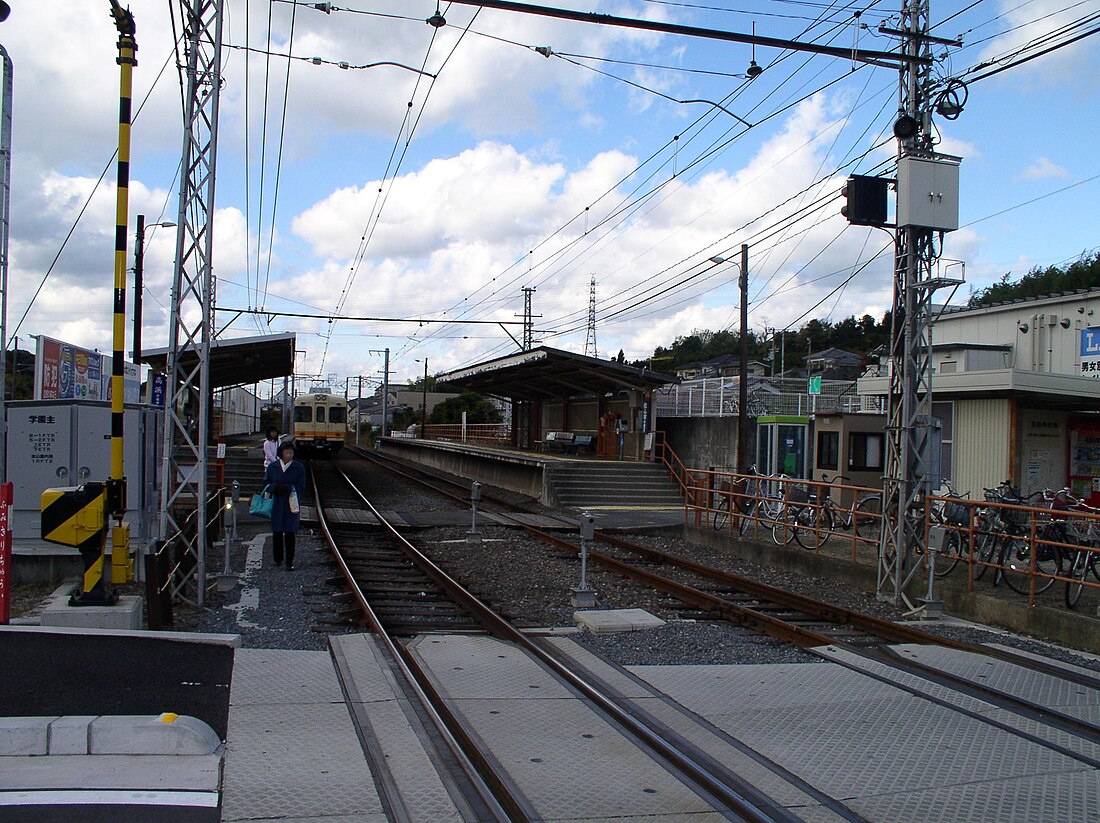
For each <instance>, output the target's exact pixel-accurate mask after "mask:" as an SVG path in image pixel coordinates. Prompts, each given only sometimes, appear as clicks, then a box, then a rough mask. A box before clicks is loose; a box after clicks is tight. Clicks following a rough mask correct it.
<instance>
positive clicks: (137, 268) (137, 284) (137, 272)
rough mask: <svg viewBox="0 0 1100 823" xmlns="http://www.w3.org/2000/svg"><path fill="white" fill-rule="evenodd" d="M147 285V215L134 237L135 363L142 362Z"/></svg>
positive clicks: (138, 224)
mask: <svg viewBox="0 0 1100 823" xmlns="http://www.w3.org/2000/svg"><path fill="white" fill-rule="evenodd" d="M144 285H145V215H144V214H139V215H138V216H137V233H136V234H135V235H134V362H135V363H140V362H141V292H142V289H143V287H144Z"/></svg>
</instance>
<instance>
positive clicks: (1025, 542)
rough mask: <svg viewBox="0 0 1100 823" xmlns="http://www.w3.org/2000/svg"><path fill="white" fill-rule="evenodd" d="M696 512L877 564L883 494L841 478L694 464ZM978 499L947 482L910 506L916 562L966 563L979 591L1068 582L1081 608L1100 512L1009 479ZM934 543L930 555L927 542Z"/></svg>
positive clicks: (1099, 568)
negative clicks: (980, 584) (1022, 488)
mask: <svg viewBox="0 0 1100 823" xmlns="http://www.w3.org/2000/svg"><path fill="white" fill-rule="evenodd" d="M686 479H687V482H686V483H685V485H686V487H687V491H688V503H687V506H688V511H689V513H691V512H694V515H695V519H696V525H703V524H704V523H709V524H710V525H712V526H713V527H714V528H715V529H717V530H718V531H726V532H729V533H730V534H731V535H732V534H738V535H740V536H743V537H751V538H753V539H756V540H767V539H768V538H769V537H770V539H771V540H772V541H773V542H774V543H775V544H777V545H780V546H786V545H789V544H791V543H792V542H793V543H796V544H797V545H799V546H801V547H803V548H804V549H809V550H813V551H820V550H821V549H822V548H824V547H826V546H827V545H831V546H834V547H835V546H838V545H841V546H843V545H847V546H849V547H850V549H851V559H852V560H853V561H860V560H863V561H864V562H875V560H876V559H877V557H878V551H879V542H880V538H881V534H882V528H883V523H884V519H883V496H882V492H881V491H878V490H876V489H868V488H864V487H861V486H853V485H851V484H849V483H848V479H847V478H846V477H844V476H842V475H837V476H836V477H833V478H826V479H825V480H824V481H809V480H801V479H795V478H791V477H787V476H786V475H774V476H771V475H760V474H758V473H757V472H756V469H755V467H753V468H752V469H750V470H749V473H748V474H745V475H739V474H735V473H731V472H722V471H698V470H687V478H686ZM983 492H984V500H973V499H970V493H969V492H966V493H959V492H957V491H956V490H955V489H954V488H952V487H951V485H950V483H945V488H944V489H943V490H941V491H940V493H939V494H935V495H929V496H928V497H927V498H926V499H925V503H924V505H923V506H922V507H921V508H919V509H916V510H911V511H910V512H909V513H908V514H907V517H908V518H910V519H911V520H912V521H913V526H914V527H915V528H914V529H912V530H913V531H918V532H920V533H921V534H922V535H923V536H924V539H923V540H922V541H921V546H920V547H918V549H917V551H916V552H915V554H914V556H913V557H910V558H907V563H908V564H909V565H910V567H912V565H913V564H916V563H921V564H925V563H928V562H932V563H933V564H934V566H933V569H934V573H935V575H936V576H937V577H941V578H942V577H947V576H948V575H950V574H952V572H954V570H955V569H956V568H962V569H963V570H964V573H965V574H967V576H968V585H969V586H970V587H971V589H973V586H974V584H975V582H976V581H980V580H982V579H983V578H985V576H986V573H987V571H989V570H992V571H991V573H990V575H989V577H988V578H987V579H988V581H989V582H991V583H992V585H994V586H999V585H1000V584H1001V583H1002V582H1003V583H1005V584H1006V585H1007V586H1008V587H1009V588H1010V589H1012V590H1013V591H1015V592H1018V593H1020V594H1022V595H1026V596H1028V598H1029V602H1030V603H1031V604H1034V602H1035V598H1036V597H1038V596H1039V595H1041V594H1043V593H1044V592H1046V591H1047V590H1049V589H1051V587H1052V586H1054V584H1055V583H1059V582H1060V583H1062V584H1064V585H1063V587H1062V588H1063V590H1064V591H1063V594H1064V602H1065V604H1066V605H1067V606H1068V607H1069V608H1076V607H1077V606H1078V604H1079V603H1080V601H1081V596H1082V594H1083V592H1084V591H1085V590H1086V589H1088V588H1093V589H1097V590H1100V509H1094V508H1092V507H1090V506H1088V505H1087V504H1085V503H1084V502H1083V501H1082V500H1079V499H1078V498H1076V497H1074V495H1073V494H1072V493H1071V492H1070V490H1069V489H1062V490H1060V491H1054V490H1051V489H1047V490H1044V491H1041V492H1037V493H1036V494H1034V495H1030V496H1024V495H1022V494H1021V493H1020V492H1019V490H1018V489H1016V488H1014V487H1013V486H1012V485H1011V484H1010V483H1008V482H1007V481H1006V482H1005V483H1002V484H1001V485H999V486H998V487H996V488H993V489H984V490H983ZM928 547H932V548H934V549H935V557H934V558H933V557H931V555H930V554H929V553H928V551H927V548H928Z"/></svg>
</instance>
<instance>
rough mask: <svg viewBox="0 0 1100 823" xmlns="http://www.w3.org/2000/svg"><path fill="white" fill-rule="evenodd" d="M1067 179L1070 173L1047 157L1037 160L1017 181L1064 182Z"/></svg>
mask: <svg viewBox="0 0 1100 823" xmlns="http://www.w3.org/2000/svg"><path fill="white" fill-rule="evenodd" d="M1067 177H1069V172H1068V171H1067V170H1066V169H1064V168H1062V167H1061V166H1059V165H1058V164H1057V163H1054V162H1052V161H1051V160H1050V159H1048V158H1046V157H1039V158H1037V159H1036V160H1035V162H1034V163H1032V164H1031V165H1030V166H1028V167H1027V168H1026V169H1024V170H1023V171H1022V172H1020V173H1019V174H1018V175H1016V179H1017V180H1028V181H1031V182H1034V181H1036V180H1063V179H1065V178H1067Z"/></svg>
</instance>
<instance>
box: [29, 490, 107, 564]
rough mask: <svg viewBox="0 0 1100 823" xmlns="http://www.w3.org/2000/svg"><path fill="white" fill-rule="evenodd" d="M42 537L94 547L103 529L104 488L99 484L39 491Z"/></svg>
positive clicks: (51, 540)
mask: <svg viewBox="0 0 1100 823" xmlns="http://www.w3.org/2000/svg"><path fill="white" fill-rule="evenodd" d="M41 499H42V503H41V509H42V517H41V521H40V528H41V534H42V539H43V540H45V541H47V542H49V543H60V544H61V545H62V546H75V547H76V548H80V549H84V548H93V549H94V548H97V547H99V546H100V545H101V543H102V540H103V537H104V535H105V534H106V532H107V489H106V486H105V485H104V484H103V483H85V484H84V485H83V486H75V487H74V486H70V487H66V488H56V489H46V490H45V491H43V492H42V498H41Z"/></svg>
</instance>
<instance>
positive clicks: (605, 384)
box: [436, 346, 680, 401]
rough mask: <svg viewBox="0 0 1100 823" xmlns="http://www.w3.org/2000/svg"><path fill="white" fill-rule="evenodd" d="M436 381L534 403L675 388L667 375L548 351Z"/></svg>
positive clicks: (497, 361)
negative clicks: (565, 398) (587, 395)
mask: <svg viewBox="0 0 1100 823" xmlns="http://www.w3.org/2000/svg"><path fill="white" fill-rule="evenodd" d="M436 379H437V380H438V381H439V382H441V383H450V384H452V385H455V386H460V387H462V388H464V389H471V390H472V391H476V392H480V393H481V394H487V395H492V396H494V397H504V398H508V399H510V400H536V401H537V400H546V399H556V398H559V397H575V396H577V395H585V394H594V395H602V394H608V393H613V392H618V391H623V390H631V389H632V390H639V391H645V390H648V389H654V388H657V387H658V386H664V385H666V384H668V383H679V382H680V381H679V379H678V378H676V377H673V376H671V375H668V374H661V373H660V372H655V371H651V370H649V369H638V368H635V367H634V366H627V365H625V364H623V363H616V362H614V361H612V360H600V359H599V358H598V357H585V356H584V355H583V354H575V353H573V352H568V351H564V350H562V349H554V348H550V347H549V346H539V347H538V348H534V349H531V350H529V351H521V352H517V353H515V354H509V355H505V356H504V357H498V358H496V359H494V360H486V361H485V362H484V363H478V364H477V365H474V366H470V367H468V368H465V369H458V370H456V371H453V372H450V373H449V374H441V375H437V376H436Z"/></svg>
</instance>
